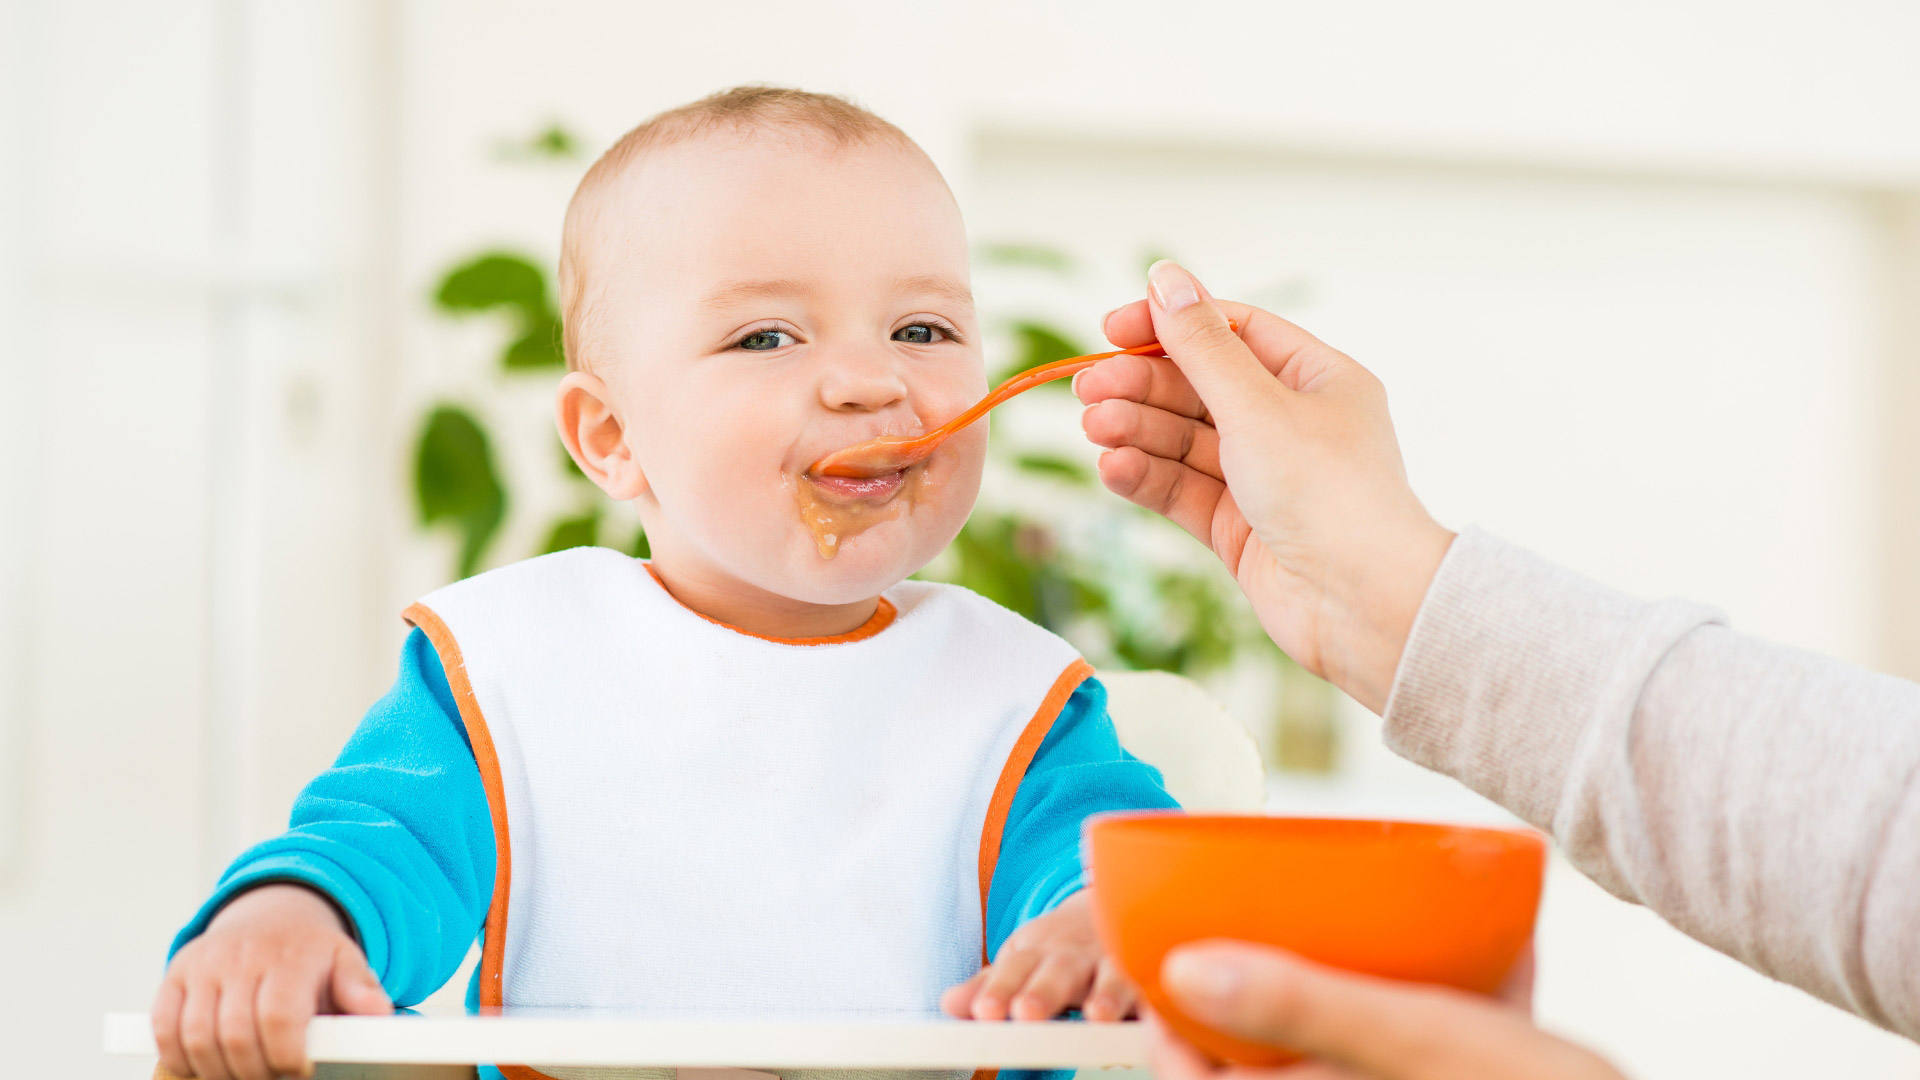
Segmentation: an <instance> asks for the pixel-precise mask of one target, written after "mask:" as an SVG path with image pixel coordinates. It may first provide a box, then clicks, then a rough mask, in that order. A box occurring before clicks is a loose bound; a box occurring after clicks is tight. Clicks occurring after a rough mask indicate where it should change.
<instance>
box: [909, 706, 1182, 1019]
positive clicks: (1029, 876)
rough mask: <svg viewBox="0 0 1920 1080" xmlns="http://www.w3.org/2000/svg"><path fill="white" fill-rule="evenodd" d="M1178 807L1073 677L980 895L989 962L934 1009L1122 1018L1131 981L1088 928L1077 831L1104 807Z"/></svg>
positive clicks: (1130, 1003)
mask: <svg viewBox="0 0 1920 1080" xmlns="http://www.w3.org/2000/svg"><path fill="white" fill-rule="evenodd" d="M1177 808H1178V804H1177V803H1175V802H1174V801H1173V798H1172V797H1171V796H1169V795H1168V794H1167V793H1166V789H1165V788H1163V787H1161V785H1160V774H1159V772H1158V771H1157V770H1155V769H1154V768H1152V767H1151V766H1149V765H1145V764H1143V763H1141V762H1140V761H1139V760H1137V759H1135V758H1134V757H1132V756H1131V755H1129V754H1128V753H1127V752H1126V751H1124V750H1122V749H1121V748H1120V738H1119V735H1118V734H1116V733H1115V731H1114V728H1113V721H1112V719H1111V718H1109V717H1108V716H1107V692H1106V688H1105V687H1103V686H1101V685H1100V682H1099V680H1097V679H1088V680H1087V681H1086V682H1084V683H1082V684H1080V686H1079V688H1078V689H1076V690H1075V691H1074V693H1073V696H1072V697H1071V698H1070V699H1068V701H1067V705H1066V707H1065V708H1064V709H1062V710H1061V711H1060V717H1059V719H1058V720H1056V721H1055V722H1054V725H1053V730H1051V731H1050V732H1048V733H1047V737H1046V739H1045V740H1044V741H1043V742H1042V743H1041V744H1040V750H1039V752H1038V753H1036V754H1035V755H1034V759H1033V764H1032V765H1031V766H1030V767H1029V768H1028V770H1027V775H1026V776H1025V777H1024V778H1023V779H1022V780H1021V782H1020V789H1019V791H1018V792H1017V793H1016V794H1015V795H1014V799H1013V806H1012V807H1011V809H1010V811H1009V812H1008V815H1007V827H1006V831H1005V833H1004V834H1003V837H1002V840H1001V845H1000V860H999V863H998V864H997V866H996V867H995V869H994V875H993V883H992V885H991V887H990V890H989V895H988V901H987V938H988V946H989V949H988V952H989V954H990V955H991V956H992V957H993V963H992V964H991V965H990V966H988V967H987V968H985V969H984V970H982V971H981V972H980V973H979V974H977V975H975V976H974V977H973V978H971V979H968V980H967V981H966V982H964V983H962V984H960V985H959V986H956V987H954V988H953V989H951V990H949V991H947V993H946V995H945V996H944V997H943V998H942V999H941V1002H940V1004H941V1008H943V1009H945V1010H946V1011H947V1012H948V1013H949V1014H951V1015H954V1016H958V1017H963V1018H966V1017H971V1018H972V1019H975V1020H1005V1019H1009V1018H1011V1019H1017V1020H1044V1019H1046V1018H1048V1017H1051V1016H1055V1015H1058V1014H1059V1013H1060V1012H1061V1011H1063V1010H1065V1009H1068V1008H1071V1007H1073V1006H1076V1005H1077V1006H1080V1007H1081V1011H1082V1012H1083V1013H1084V1014H1085V1016H1086V1017H1087V1019H1089V1020H1119V1019H1123V1018H1124V1017H1126V1016H1127V1015H1128V1014H1130V1013H1131V1012H1132V1011H1133V1009H1134V1005H1135V991H1134V989H1133V986H1132V984H1130V983H1129V982H1128V981H1127V980H1126V979H1125V978H1124V977H1123V976H1122V975H1121V974H1120V972H1119V969H1118V968H1117V967H1115V966H1114V964H1113V963H1112V961H1110V960H1108V959H1107V958H1106V956H1105V955H1104V952H1103V950H1102V949H1101V948H1100V942H1099V939H1098V937H1096V936H1095V934H1094V928H1093V904H1092V902H1091V897H1090V896H1089V895H1088V894H1087V893H1086V892H1085V890H1086V887H1087V881H1086V872H1085V870H1084V868H1083V867H1082V866H1081V864H1080V827H1081V824H1082V823H1083V822H1084V821H1085V820H1086V819H1087V818H1088V817H1090V816H1091V815H1093V814H1098V813H1103V812H1106V811H1109V810H1158V809H1177Z"/></svg>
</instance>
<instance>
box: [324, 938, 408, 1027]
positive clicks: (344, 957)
mask: <svg viewBox="0 0 1920 1080" xmlns="http://www.w3.org/2000/svg"><path fill="white" fill-rule="evenodd" d="M331 989H332V991H333V1003H334V1006H335V1007H336V1008H338V1009H339V1010H340V1011H341V1012H343V1013H348V1014H352V1015H359V1016H379V1015H382V1014H385V1013H390V1012H392V1011H393V999H392V998H389V997H388V996H387V992H386V990H385V989H383V988H382V987H381V986H380V980H379V979H376V978H374V976H373V969H372V968H370V967H368V966H367V961H366V958H365V957H363V956H361V955H360V951H359V950H358V949H355V948H353V947H351V946H348V945H342V946H341V947H340V952H339V953H337V954H336V955H335V956H334V958H333V985H332V987H331Z"/></svg>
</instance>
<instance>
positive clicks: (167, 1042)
mask: <svg viewBox="0 0 1920 1080" xmlns="http://www.w3.org/2000/svg"><path fill="white" fill-rule="evenodd" d="M186 1000H187V987H186V981H185V980H184V979H182V978H181V977H180V976H179V975H178V974H176V973H174V972H172V971H169V972H167V976H166V978H164V979H161V980H160V990H159V992H158V993H156V994H155V995H154V996H153V1011H152V1013H151V1014H150V1015H151V1017H152V1023H153V1044H154V1046H155V1047H157V1048H158V1049H159V1051H160V1065H161V1067H162V1068H164V1069H166V1071H168V1072H170V1073H172V1074H173V1075H175V1076H191V1075H193V1065H192V1064H191V1063H189V1062H188V1061H187V1055H186V1051H184V1050H182V1049H181V1047H180V1007H181V1006H182V1005H184V1004H185V1003H186Z"/></svg>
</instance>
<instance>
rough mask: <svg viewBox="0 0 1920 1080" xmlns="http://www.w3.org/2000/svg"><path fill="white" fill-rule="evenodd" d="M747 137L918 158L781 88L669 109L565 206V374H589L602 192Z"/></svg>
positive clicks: (907, 144) (858, 122)
mask: <svg viewBox="0 0 1920 1080" xmlns="http://www.w3.org/2000/svg"><path fill="white" fill-rule="evenodd" d="M754 130H760V131H775V132H785V133H788V134H792V135H797V136H802V137H804V136H809V135H811V136H814V137H817V138H823V139H824V140H825V141H826V142H827V144H828V145H829V146H831V147H832V148H834V149H836V150H837V149H840V148H842V147H846V146H853V145H859V144H864V143H892V144H895V145H897V146H900V147H902V148H904V149H908V150H911V151H912V152H913V153H916V154H920V155H921V156H922V157H924V156H925V154H924V152H923V151H922V150H921V149H920V147H919V145H918V144H917V143H915V142H914V141H913V140H912V139H911V138H908V137H907V133H906V132H904V131H901V130H900V129H899V128H897V127H895V126H893V125H892V124H890V123H888V122H887V121H886V120H884V119H882V118H881V117H880V116H879V115H877V114H876V113H873V112H871V111H869V110H868V109H866V108H863V107H862V106H860V105H857V104H855V103H854V102H853V101H851V100H849V99H847V98H844V97H841V96H839V95H837V94H818V93H814V92H812V91H809V90H794V89H790V88H787V87H780V86H736V87H734V88H732V89H731V90H722V91H720V92H719V93H717V94H710V95H708V96H706V97H703V98H701V99H700V100H698V101H694V102H689V103H687V104H685V105H681V106H679V107H678V108H673V109H668V110H667V111H665V112H663V113H659V114H658V115H656V116H654V117H653V118H651V119H649V120H647V121H646V122H645V123H643V124H641V125H640V126H639V127H636V128H634V129H633V130H632V131H629V132H627V133H626V134H625V135H623V136H621V138H620V141H619V142H616V143H614V144H613V145H612V146H611V147H609V148H608V149H607V152H606V153H604V154H602V155H600V160H598V161H596V162H594V163H593V167H592V168H590V169H588V170H587V175H586V176H584V177H582V178H581V180H580V186H579V187H578V188H576V189H575V190H574V193H573V201H572V202H570V203H568V204H567V218H566V225H565V227H564V228H563V229H562V231H561V236H560V316H561V326H562V328H563V329H562V334H563V337H564V339H565V341H564V344H565V348H566V354H567V367H568V368H569V369H570V370H573V371H583V370H586V368H587V366H588V365H587V363H586V353H585V343H586V340H587V337H588V335H587V333H586V330H587V324H588V323H589V322H590V321H591V320H592V317H593V314H592V308H593V306H594V305H593V300H592V297H590V296H589V295H588V289H587V284H586V278H587V266H586V261H587V260H586V237H587V234H588V233H589V232H591V231H592V230H593V229H594V228H595V226H596V225H597V224H598V221H599V217H600V213H601V211H602V209H603V208H604V206H605V205H606V193H607V191H608V190H609V189H610V188H611V187H612V186H613V185H614V183H615V181H616V180H617V179H618V178H619V177H620V176H621V175H622V174H623V173H625V172H626V171H627V169H628V168H630V167H631V166H632V165H633V164H634V163H635V162H637V161H639V160H640V159H641V158H642V157H644V156H645V155H646V154H647V153H648V152H649V151H652V150H658V149H661V148H663V147H668V146H673V145H676V144H679V143H684V142H690V141H692V140H694V139H698V138H702V137H704V136H707V135H711V134H715V133H719V132H738V131H754ZM929 164H931V163H929Z"/></svg>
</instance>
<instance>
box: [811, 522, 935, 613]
mask: <svg viewBox="0 0 1920 1080" xmlns="http://www.w3.org/2000/svg"><path fill="white" fill-rule="evenodd" d="M924 525H925V523H924V522H909V521H905V520H902V521H887V522H882V523H880V524H878V525H875V526H873V527H872V528H870V529H868V530H866V531H865V532H862V533H860V534H859V535H857V536H852V537H848V538H846V539H844V540H840V539H838V538H836V541H835V543H834V544H833V546H832V548H831V549H830V550H831V555H830V556H829V554H828V552H827V551H823V550H822V545H821V544H820V543H819V542H818V541H817V540H816V539H815V538H814V537H813V536H811V535H809V534H808V533H807V531H806V530H804V529H801V530H797V533H798V535H797V536H795V537H794V539H793V540H792V542H791V543H790V544H789V545H788V551H787V557H786V558H785V559H784V560H783V562H784V564H785V565H784V566H783V567H782V573H781V577H782V578H783V579H784V580H783V581H782V587H781V588H780V589H779V590H778V591H780V592H781V593H782V594H784V595H786V596H789V597H792V598H793V599H795V600H800V601H804V602H806V603H809V604H853V603H858V602H860V601H862V600H870V599H872V598H873V597H876V596H878V595H880V594H881V593H883V592H885V591H887V590H888V589H890V588H892V587H894V586H895V585H898V584H900V583H901V582H902V581H905V580H906V579H907V578H909V577H912V576H913V574H914V573H915V572H916V571H918V570H919V569H920V568H921V567H923V566H925V565H927V564H928V563H930V562H932V561H933V559H934V556H936V555H938V554H940V552H941V551H942V550H943V549H945V548H946V546H947V544H948V543H950V542H952V540H953V537H952V536H930V535H928V534H927V532H926V530H925V528H924ZM952 531H953V532H956V533H957V532H958V531H959V528H958V525H956V526H955V527H954V529H953V530H952Z"/></svg>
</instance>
